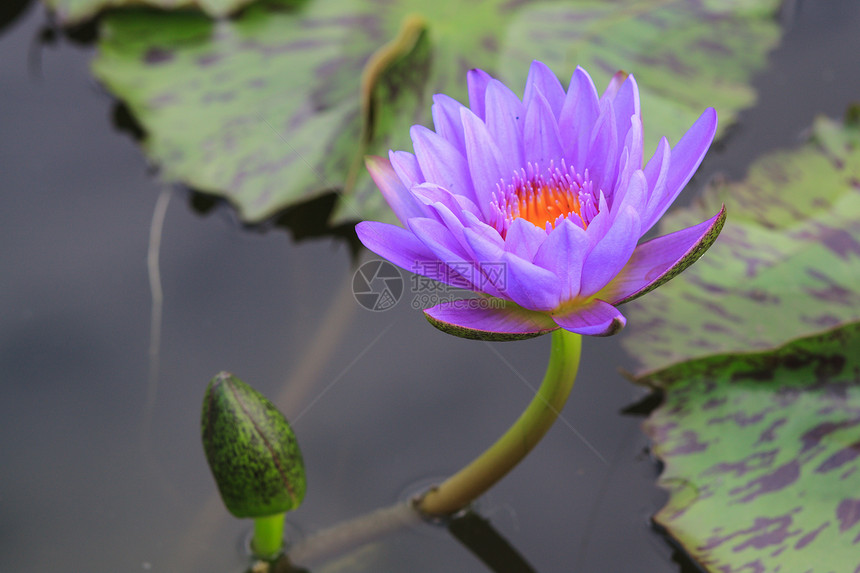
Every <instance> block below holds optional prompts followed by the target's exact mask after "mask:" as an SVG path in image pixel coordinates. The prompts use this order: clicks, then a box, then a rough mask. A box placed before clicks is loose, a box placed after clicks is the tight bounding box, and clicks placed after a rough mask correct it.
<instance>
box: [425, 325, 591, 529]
mask: <svg viewBox="0 0 860 573" xmlns="http://www.w3.org/2000/svg"><path fill="white" fill-rule="evenodd" d="M581 348H582V337H581V336H580V335H579V334H574V333H572V332H569V331H567V330H564V329H562V328H559V329H557V330H555V331H553V333H552V348H551V350H550V356H549V365H548V366H547V370H546V374H545V375H544V379H543V382H542V383H541V386H540V388H539V389H538V391H537V394H536V395H535V397H534V399H533V400H532V402H531V404H529V406H528V408H526V410H525V411H524V412H523V413H522V414H521V415H520V417H519V418H518V419H517V421H516V422H514V425H513V426H511V427H510V428H509V429H508V431H507V432H505V434H504V435H503V436H502V437H501V438H499V440H498V441H497V442H496V443H495V444H493V445H492V446H490V448H489V449H487V450H486V451H485V452H484V453H483V454H481V455H480V456H478V457H477V458H476V459H475V460H474V461H472V463H470V464H469V465H467V466H466V467H464V468H463V469H461V470H460V471H459V472H457V473H456V474H454V475H453V476H451V477H450V478H448V479H447V480H445V481H444V482H443V483H442V484H441V485H439V486H438V487H435V488H433V489H431V490H429V491H428V492H427V493H425V494H424V496H423V497H422V498H421V499H419V500H418V501H417V502H416V506H417V508H418V509H419V510H420V511H421V512H422V513H424V514H425V515H429V516H444V515H450V514H452V513H455V512H457V511H460V510H461V509H463V508H464V507H466V506H467V505H469V504H470V503H471V502H472V501H474V500H475V499H476V498H478V497H479V496H480V495H481V494H483V493H484V492H485V491H487V490H488V489H490V487H492V486H493V484H495V483H496V482H497V481H499V480H500V479H502V478H503V477H504V476H505V475H507V473H508V472H509V471H511V470H512V469H513V468H514V467H516V465H517V464H518V463H520V461H521V460H522V459H523V458H524V457H525V456H526V455H527V454H528V453H529V452H530V451H531V450H532V448H534V447H535V446H536V445H537V443H538V442H539V441H540V440H541V438H543V436H544V434H546V432H547V431H548V430H549V429H550V427H551V426H552V424H553V423H554V422H555V420H556V418H557V417H558V414H559V412H561V409H562V408H563V407H564V404H565V402H566V401H567V397H568V396H569V395H570V391H571V389H572V388H573V383H574V381H575V380H576V371H577V369H578V368H579V356H580V350H581Z"/></svg>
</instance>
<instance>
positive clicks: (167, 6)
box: [43, 0, 254, 26]
mask: <svg viewBox="0 0 860 573" xmlns="http://www.w3.org/2000/svg"><path fill="white" fill-rule="evenodd" d="M43 1H44V2H45V4H47V5H48V7H50V8H51V9H52V10H53V11H54V13H55V14H56V15H57V17H58V18H59V20H60V22H61V23H62V24H64V25H66V26H70V25H74V24H80V23H82V22H84V21H86V20H89V19H90V18H92V17H94V16H95V15H96V14H98V13H99V12H101V11H102V10H105V9H108V8H119V7H129V6H151V7H153V8H161V9H163V10H175V9H180V8H183V9H187V8H195V9H198V10H201V11H203V12H204V13H206V14H208V15H209V16H213V17H216V18H219V17H223V16H227V15H228V14H232V13H233V12H235V11H237V10H238V9H239V8H241V7H242V6H245V5H247V4H250V3H251V2H254V0H43Z"/></svg>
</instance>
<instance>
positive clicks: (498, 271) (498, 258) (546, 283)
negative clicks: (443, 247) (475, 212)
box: [465, 229, 560, 310]
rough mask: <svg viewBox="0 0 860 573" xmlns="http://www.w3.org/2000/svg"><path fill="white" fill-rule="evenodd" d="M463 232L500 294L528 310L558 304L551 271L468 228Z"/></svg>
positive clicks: (555, 280)
mask: <svg viewBox="0 0 860 573" xmlns="http://www.w3.org/2000/svg"><path fill="white" fill-rule="evenodd" d="M465 236H466V240H467V241H468V242H469V245H470V246H471V247H472V250H473V251H474V252H475V257H476V258H477V260H478V261H480V263H481V265H482V272H483V275H484V276H485V277H486V279H487V280H488V281H489V282H490V283H491V284H492V286H493V287H495V288H496V289H498V291H499V292H500V293H501V295H502V296H504V298H507V299H508V300H512V301H514V302H515V303H517V304H518V305H520V306H522V307H524V308H528V309H530V310H550V309H552V308H555V307H556V306H558V304H559V302H560V300H559V292H558V287H559V281H558V277H556V276H555V275H554V274H553V273H551V272H549V271H548V270H546V269H543V268H541V267H539V266H537V265H535V264H533V263H530V262H529V261H527V260H525V259H523V258H521V257H518V256H517V255H515V254H513V253H510V252H507V251H503V250H501V249H499V248H498V247H497V246H496V245H495V244H492V243H491V242H489V241H487V240H486V239H485V238H484V237H481V236H480V235H478V234H477V233H475V232H474V231H473V230H472V229H466V231H465ZM490 265H494V266H490Z"/></svg>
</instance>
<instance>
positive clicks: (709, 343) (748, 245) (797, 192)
mask: <svg viewBox="0 0 860 573" xmlns="http://www.w3.org/2000/svg"><path fill="white" fill-rule="evenodd" d="M723 203H724V204H725V205H726V210H727V212H728V218H727V221H726V225H725V227H724V228H723V232H722V234H721V235H720V238H719V239H718V240H717V242H716V244H715V245H714V246H713V247H712V248H711V249H710V250H709V251H708V253H707V254H706V255H705V256H704V257H702V259H701V260H700V261H699V262H698V263H697V264H696V265H693V267H691V268H690V269H688V270H687V271H685V272H684V273H683V274H682V275H681V276H680V277H678V278H676V279H675V280H674V281H672V282H671V283H669V284H667V285H665V286H663V287H660V288H659V289H657V290H656V291H654V292H653V293H651V294H649V295H648V296H646V297H643V298H642V299H639V300H637V301H635V302H633V303H631V304H630V306H629V307H625V309H626V311H627V312H626V314H627V316H628V318H629V324H630V331H631V334H630V335H629V336H628V337H627V338H626V339H625V341H624V344H625V346H626V347H627V348H628V350H630V352H631V353H632V354H633V355H634V356H635V357H637V359H638V360H639V361H640V363H641V365H642V370H641V372H642V373H644V372H654V371H658V370H662V369H664V368H667V367H669V366H671V365H673V364H677V363H681V362H685V361H688V360H692V359H697V358H702V357H707V356H714V355H730V354H735V353H745V352H755V351H764V350H769V349H774V348H778V347H780V346H781V345H783V344H785V343H786V342H788V341H790V340H793V339H798V338H802V337H806V336H810V335H812V334H816V333H821V332H824V331H828V330H831V329H833V328H836V327H839V326H842V325H845V324H850V323H853V322H855V321H858V320H860V282H858V280H857V277H858V276H860V128H858V126H857V125H856V124H853V125H850V126H847V127H844V128H843V127H842V125H841V124H839V123H837V122H833V121H830V120H827V119H819V120H818V121H817V122H816V124H815V126H814V129H813V135H812V137H811V139H810V141H809V142H808V143H806V144H805V145H804V146H803V147H802V148H800V149H798V150H795V151H783V152H778V153H774V154H772V155H769V156H767V157H765V158H763V159H761V160H759V161H758V162H757V163H756V164H754V165H753V167H752V168H751V169H750V171H749V175H748V177H747V179H746V180H745V181H744V182H741V183H716V184H714V185H713V186H711V187H710V188H709V189H708V190H707V191H706V193H705V195H704V197H703V200H702V201H701V203H700V204H699V205H697V206H694V207H692V208H689V209H681V210H678V211H676V212H674V213H673V214H671V215H670V216H669V217H666V218H665V219H664V221H663V223H662V226H663V230H664V231H666V230H669V229H677V228H680V227H685V226H688V225H691V224H694V223H697V222H699V221H701V220H703V219H705V218H707V217H711V216H713V214H714V213H716V212H717V211H718V210H719V208H720V205H721V204H723Z"/></svg>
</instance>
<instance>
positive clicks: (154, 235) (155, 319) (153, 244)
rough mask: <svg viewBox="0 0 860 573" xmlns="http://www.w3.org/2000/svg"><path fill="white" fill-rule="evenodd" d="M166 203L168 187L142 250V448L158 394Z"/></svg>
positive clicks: (147, 437)
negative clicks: (145, 292)
mask: <svg viewBox="0 0 860 573" xmlns="http://www.w3.org/2000/svg"><path fill="white" fill-rule="evenodd" d="M168 204H170V188H169V187H165V188H164V189H162V191H161V194H160V195H159V196H158V200H157V201H156V202H155V209H154V210H153V213H152V222H151V223H150V225H149V248H148V250H147V253H146V269H147V271H148V274H149V291H150V293H151V297H152V311H151V313H150V317H149V377H148V380H147V384H146V403H145V404H144V407H143V431H142V434H141V439H142V440H143V441H144V450H146V449H148V444H147V443H146V442H147V440H148V439H149V431H150V428H151V426H152V411H153V409H154V408H155V400H156V397H157V395H158V371H159V362H160V351H161V311H162V307H163V305H164V293H163V291H162V290H161V270H160V267H159V263H158V256H159V252H160V250H161V233H162V231H163V230H164V218H165V216H166V215H167V206H168Z"/></svg>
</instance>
